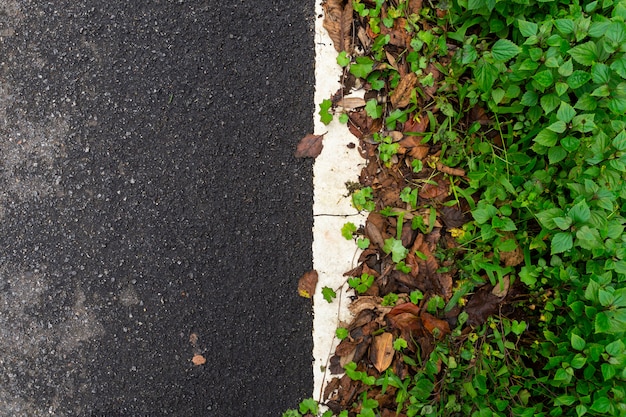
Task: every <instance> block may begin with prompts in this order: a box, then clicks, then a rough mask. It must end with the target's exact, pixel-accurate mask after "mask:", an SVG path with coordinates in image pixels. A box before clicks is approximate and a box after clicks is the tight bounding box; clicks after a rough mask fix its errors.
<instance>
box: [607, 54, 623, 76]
mask: <svg viewBox="0 0 626 417" xmlns="http://www.w3.org/2000/svg"><path fill="white" fill-rule="evenodd" d="M611 69H612V70H613V71H615V72H616V73H617V74H618V75H619V76H620V77H622V78H626V54H621V55H620V57H619V58H617V59H615V61H613V63H612V64H611Z"/></svg>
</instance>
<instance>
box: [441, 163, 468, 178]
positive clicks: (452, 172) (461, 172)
mask: <svg viewBox="0 0 626 417" xmlns="http://www.w3.org/2000/svg"><path fill="white" fill-rule="evenodd" d="M437 169H438V170H439V171H441V172H443V173H444V174H448V175H452V176H456V177H464V176H465V170H462V169H460V168H451V167H449V166H446V165H444V164H442V163H441V162H437Z"/></svg>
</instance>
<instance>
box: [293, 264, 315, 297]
mask: <svg viewBox="0 0 626 417" xmlns="http://www.w3.org/2000/svg"><path fill="white" fill-rule="evenodd" d="M317 279H318V275H317V271H316V270H315V269H312V270H310V271H307V272H305V273H304V274H303V275H302V276H301V277H300V280H299V281H298V294H300V297H304V298H311V297H312V296H313V294H315V287H316V286H317Z"/></svg>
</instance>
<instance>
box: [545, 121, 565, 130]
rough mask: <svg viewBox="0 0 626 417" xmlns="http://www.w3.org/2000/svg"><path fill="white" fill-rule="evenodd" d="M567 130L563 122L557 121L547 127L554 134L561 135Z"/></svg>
mask: <svg viewBox="0 0 626 417" xmlns="http://www.w3.org/2000/svg"><path fill="white" fill-rule="evenodd" d="M566 128H567V125H566V124H565V122H563V121H561V120H559V121H556V122H554V123H552V124H551V125H550V126H548V129H549V130H551V131H553V132H556V133H563V132H565V129H566Z"/></svg>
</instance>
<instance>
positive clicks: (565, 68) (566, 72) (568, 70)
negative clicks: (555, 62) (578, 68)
mask: <svg viewBox="0 0 626 417" xmlns="http://www.w3.org/2000/svg"><path fill="white" fill-rule="evenodd" d="M558 71H559V74H560V75H562V76H563V77H569V76H570V75H572V73H573V72H574V64H573V63H572V60H571V59H568V60H567V61H565V62H564V63H563V65H561V66H560V67H559V69H558Z"/></svg>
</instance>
